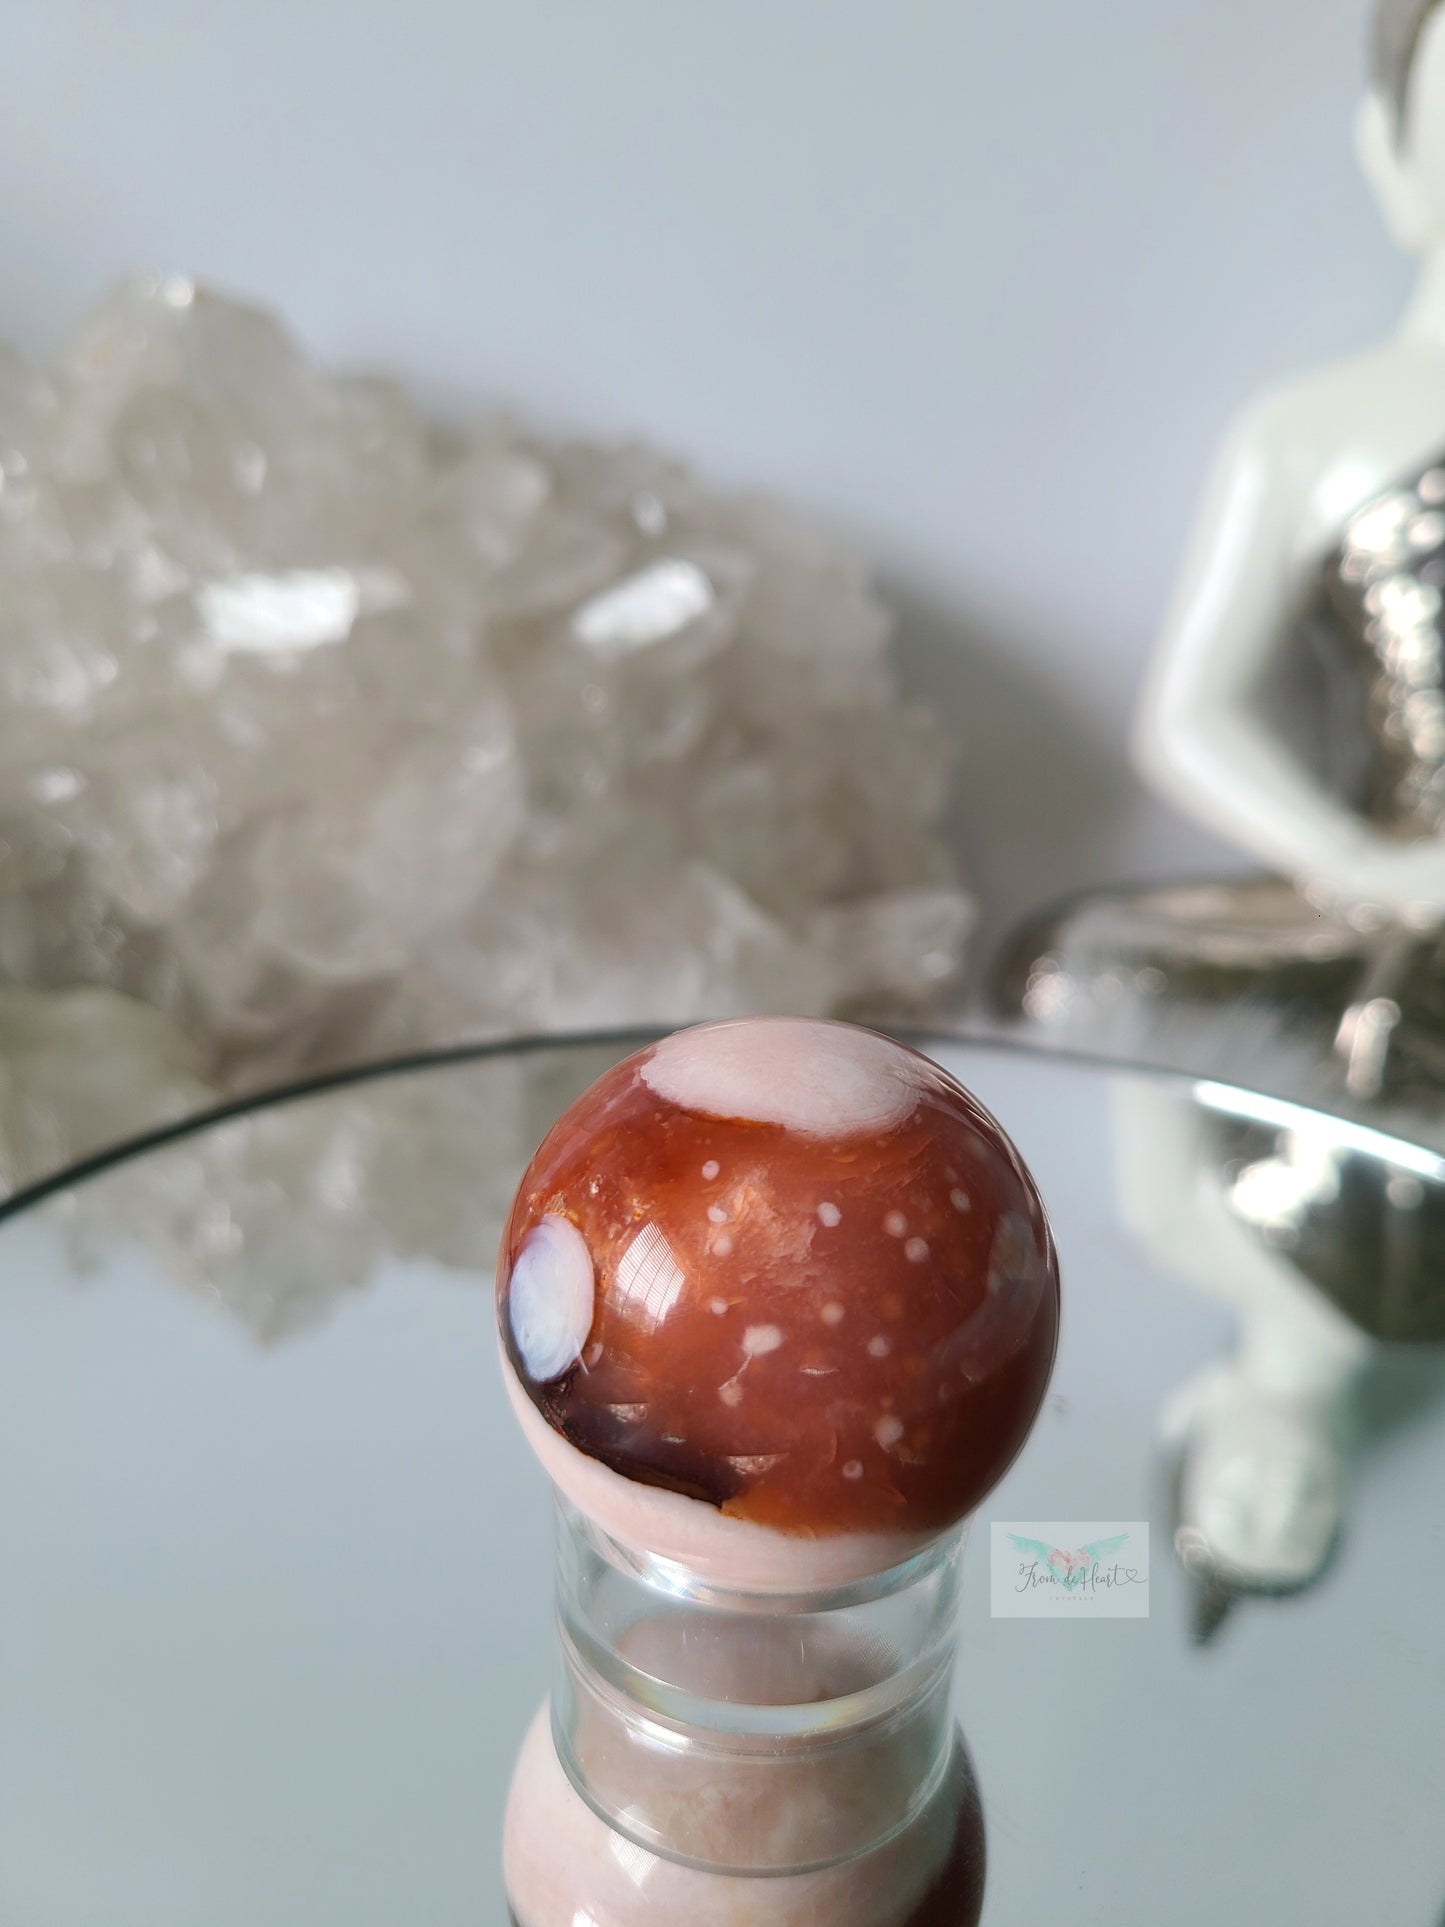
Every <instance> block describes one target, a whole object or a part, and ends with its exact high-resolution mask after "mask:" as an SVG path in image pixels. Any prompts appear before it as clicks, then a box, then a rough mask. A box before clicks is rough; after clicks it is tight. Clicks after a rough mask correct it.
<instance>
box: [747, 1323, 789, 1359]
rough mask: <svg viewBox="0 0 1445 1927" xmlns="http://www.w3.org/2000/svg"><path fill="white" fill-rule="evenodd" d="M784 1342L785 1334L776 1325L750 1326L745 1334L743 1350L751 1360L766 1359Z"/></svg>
mask: <svg viewBox="0 0 1445 1927" xmlns="http://www.w3.org/2000/svg"><path fill="white" fill-rule="evenodd" d="M782 1342H783V1334H782V1333H781V1332H780V1331H779V1330H778V1328H777V1326H776V1325H749V1326H748V1328H747V1330H746V1331H745V1332H744V1333H743V1350H744V1351H745V1352H746V1353H747V1355H748V1357H749V1358H766V1357H767V1355H768V1353H769V1352H775V1351H777V1349H778V1348H779V1346H780V1345H781V1344H782Z"/></svg>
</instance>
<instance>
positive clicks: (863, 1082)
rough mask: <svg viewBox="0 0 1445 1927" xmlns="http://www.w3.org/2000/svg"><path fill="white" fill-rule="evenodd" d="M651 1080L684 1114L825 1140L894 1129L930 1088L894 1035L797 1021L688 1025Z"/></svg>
mask: <svg viewBox="0 0 1445 1927" xmlns="http://www.w3.org/2000/svg"><path fill="white" fill-rule="evenodd" d="M642 1077H643V1081H644V1082H645V1083H646V1084H648V1085H649V1086H650V1087H651V1089H652V1090H654V1091H655V1092H656V1093H657V1095H658V1096H659V1097H662V1098H666V1099H667V1101H668V1102H669V1103H670V1104H676V1105H677V1106H678V1108H679V1109H680V1110H684V1111H698V1112H701V1113H702V1114H703V1115H704V1116H706V1117H727V1118H746V1119H748V1120H750V1121H751V1122H753V1123H757V1124H781V1125H782V1127H783V1128H784V1130H788V1131H797V1132H799V1133H800V1134H801V1135H802V1136H804V1137H815V1138H843V1137H857V1136H861V1135H862V1134H864V1133H865V1132H874V1131H887V1130H891V1129H892V1128H893V1127H894V1125H897V1124H901V1123H902V1122H903V1121H904V1119H905V1118H907V1117H908V1116H910V1115H911V1114H912V1112H913V1111H914V1110H916V1109H917V1106H918V1100H919V1096H920V1094H921V1087H920V1083H919V1077H918V1072H917V1068H916V1060H915V1059H914V1057H913V1056H912V1055H911V1053H909V1052H908V1051H905V1050H903V1049H901V1048H900V1047H899V1046H898V1045H897V1044H895V1043H892V1042H891V1041H890V1040H889V1039H888V1038H886V1037H878V1036H875V1035H874V1033H873V1032H872V1031H866V1030H855V1029H853V1028H852V1027H851V1026H849V1025H846V1024H829V1023H808V1022H805V1021H802V1020H799V1019H796V1018H791V1017H764V1018H751V1019H743V1020H741V1021H738V1022H734V1023H726V1024H702V1025H699V1026H698V1027H697V1028H696V1029H695V1030H684V1031H679V1032H677V1034H676V1035H674V1036H672V1037H667V1038H664V1039H663V1041H662V1042H661V1043H660V1044H659V1045H658V1046H657V1047H656V1049H655V1050H654V1051H653V1052H652V1055H651V1056H650V1057H649V1058H648V1059H647V1061H646V1062H645V1063H644V1064H643V1066H642Z"/></svg>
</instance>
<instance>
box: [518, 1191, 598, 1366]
mask: <svg viewBox="0 0 1445 1927" xmlns="http://www.w3.org/2000/svg"><path fill="white" fill-rule="evenodd" d="M595 1296H596V1274H595V1271H594V1268H593V1264H592V1254H591V1252H590V1251H589V1250H588V1249H587V1245H586V1242H585V1240H584V1239H583V1237H582V1234H581V1232H580V1231H578V1229H577V1227H576V1226H575V1225H573V1224H571V1223H569V1221H568V1220H567V1219H566V1218H555V1217H549V1218H543V1220H542V1222H541V1223H540V1224H539V1225H537V1226H536V1228H535V1229H534V1230H533V1231H531V1232H530V1233H529V1234H528V1236H527V1239H526V1241H525V1243H524V1244H523V1246H522V1249H521V1250H520V1251H519V1252H518V1253H517V1260H516V1263H515V1264H514V1265H513V1266H512V1275H511V1278H510V1279H509V1281H508V1284H507V1317H508V1320H509V1322H510V1324H511V1327H512V1340H513V1342H514V1344H515V1345H516V1347H517V1353H518V1356H519V1357H520V1358H521V1361H522V1364H523V1366H524V1367H525V1369H526V1372H527V1375H528V1377H529V1378H532V1379H533V1380H535V1381H536V1383H537V1384H539V1385H546V1384H548V1383H549V1382H550V1381H551V1380H552V1379H556V1378H561V1376H562V1374H563V1373H564V1372H569V1371H571V1369H572V1367H573V1366H574V1365H575V1364H576V1363H577V1361H578V1359H579V1358H580V1357H581V1356H582V1347H583V1346H584V1345H585V1344H586V1343H587V1334H588V1332H589V1331H591V1329H592V1312H593V1306H594V1301H595Z"/></svg>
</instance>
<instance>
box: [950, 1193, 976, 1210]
mask: <svg viewBox="0 0 1445 1927" xmlns="http://www.w3.org/2000/svg"><path fill="white" fill-rule="evenodd" d="M948 1195H949V1197H950V1199H951V1200H952V1202H953V1208H954V1210H955V1211H971V1210H972V1209H973V1199H972V1198H971V1197H970V1196H969V1195H968V1193H967V1191H950V1192H949V1194H948Z"/></svg>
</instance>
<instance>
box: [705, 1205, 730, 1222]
mask: <svg viewBox="0 0 1445 1927" xmlns="http://www.w3.org/2000/svg"><path fill="white" fill-rule="evenodd" d="M707 1215H708V1217H709V1218H710V1219H711V1220H712V1222H713V1223H714V1224H726V1223H727V1221H728V1214H727V1212H726V1211H724V1209H723V1208H722V1206H721V1205H720V1204H710V1205H709V1206H708V1208H707Z"/></svg>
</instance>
